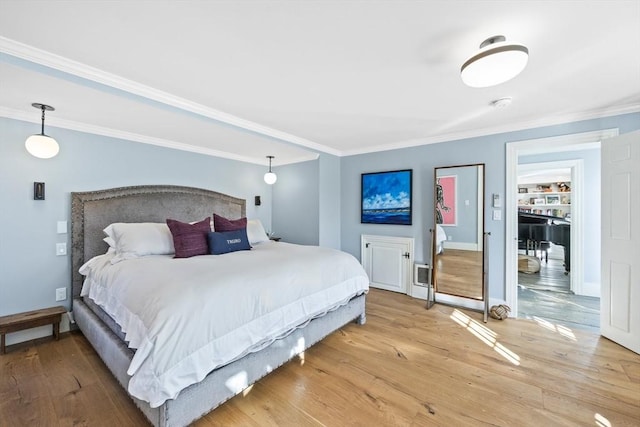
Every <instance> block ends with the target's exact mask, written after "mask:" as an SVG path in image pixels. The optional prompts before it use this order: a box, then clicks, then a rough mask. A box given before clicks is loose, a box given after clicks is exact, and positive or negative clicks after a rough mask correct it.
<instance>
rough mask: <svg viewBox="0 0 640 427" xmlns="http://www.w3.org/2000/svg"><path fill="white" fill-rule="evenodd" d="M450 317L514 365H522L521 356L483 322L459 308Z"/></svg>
mask: <svg viewBox="0 0 640 427" xmlns="http://www.w3.org/2000/svg"><path fill="white" fill-rule="evenodd" d="M449 317H450V318H451V320H453V321H454V322H456V323H457V324H458V325H460V326H462V327H463V328H465V329H466V330H467V331H468V332H470V333H471V334H472V335H474V336H475V337H476V338H478V339H479V340H480V341H482V342H483V343H485V344H486V345H488V346H489V347H491V348H493V350H494V351H495V352H496V353H498V354H499V355H500V356H502V357H504V358H505V359H507V360H508V361H509V362H511V363H513V364H514V365H516V366H520V356H518V355H517V354H516V353H514V352H513V351H511V350H509V349H508V348H507V347H505V346H504V345H502V344H500V343H499V342H498V334H496V333H495V332H493V331H492V330H491V329H489V328H487V327H486V326H484V325H483V324H482V323H480V322H478V321H476V320H473V319H472V318H470V317H469V316H467V315H466V314H464V313H463V312H461V311H460V310H457V309H455V310H453V313H451V316H449Z"/></svg>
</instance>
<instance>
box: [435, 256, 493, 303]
mask: <svg viewBox="0 0 640 427" xmlns="http://www.w3.org/2000/svg"><path fill="white" fill-rule="evenodd" d="M482 254H483V253H482V252H479V251H463V250H459V249H445V250H444V252H443V253H441V254H438V255H437V256H436V289H437V291H438V292H443V293H446V294H450V295H459V296H463V297H468V298H476V299H482V256H483V255H482Z"/></svg>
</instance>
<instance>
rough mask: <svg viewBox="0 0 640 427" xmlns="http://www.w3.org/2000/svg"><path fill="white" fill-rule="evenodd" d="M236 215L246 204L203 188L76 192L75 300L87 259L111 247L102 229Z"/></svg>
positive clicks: (73, 196)
mask: <svg viewBox="0 0 640 427" xmlns="http://www.w3.org/2000/svg"><path fill="white" fill-rule="evenodd" d="M214 212H215V213H217V214H218V215H221V216H224V217H226V218H231V219H237V218H241V217H244V216H245V215H246V202H245V200H243V199H238V198H235V197H232V196H228V195H226V194H222V193H217V192H215V191H211V190H204V189H201V188H191V187H180V186H175V185H143V186H136V187H121V188H113V189H108V190H100V191H87V192H82V193H71V253H72V258H71V279H72V295H73V298H74V299H75V298H78V297H79V296H80V291H81V289H82V282H83V276H82V275H81V274H80V273H78V270H79V269H80V267H81V266H82V264H84V263H85V261H87V260H89V259H91V258H93V257H94V256H96V255H100V254H103V253H105V252H106V251H107V244H106V243H105V242H103V240H102V239H103V238H104V237H105V235H104V233H103V231H102V230H103V229H104V228H105V227H106V226H108V225H109V224H111V223H114V222H162V223H164V222H165V221H166V219H167V218H172V219H176V220H179V221H185V222H190V221H199V220H202V219H203V218H206V217H207V216H211V215H212V214H213V213H214Z"/></svg>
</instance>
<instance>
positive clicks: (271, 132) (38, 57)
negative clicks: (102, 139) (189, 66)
mask: <svg viewBox="0 0 640 427" xmlns="http://www.w3.org/2000/svg"><path fill="white" fill-rule="evenodd" d="M0 52H3V53H5V54H7V55H11V56H14V57H16V58H20V59H23V60H26V61H29V62H32V63H36V64H39V65H43V66H45V67H49V68H52V69H55V70H58V71H61V72H63V73H67V74H71V75H73V76H76V77H80V78H83V79H86V80H89V81H92V82H95V83H99V84H102V85H105V86H109V87H112V88H114V89H118V90H122V91H124V92H127V93H130V94H133V95H137V96H140V97H143V98H146V99H149V100H152V101H156V102H159V103H162V104H165V105H169V106H171V107H175V108H178V109H180V110H183V111H188V112H190V113H194V114H197V115H200V116H203V117H207V118H209V119H213V120H216V121H219V122H222V123H226V124H228V125H231V126H234V127H237V128H240V129H244V130H246V131H249V132H253V133H257V134H260V135H264V136H268V137H271V138H275V139H277V140H280V141H284V142H289V143H292V144H295V145H299V146H302V147H305V148H308V149H312V150H316V151H320V152H323V153H328V154H333V155H335V156H339V155H340V151H339V150H335V149H333V148H331V147H327V146H325V145H322V144H318V143H315V142H313V141H309V140H308V139H304V138H300V137H298V136H295V135H292V134H289V133H286V132H282V131H279V130H277V129H273V128H270V127H267V126H263V125H260V124H258V123H255V122H252V121H249V120H245V119H242V118H240V117H237V116H234V115H232V114H228V113H225V112H223V111H220V110H216V109H213V108H210V107H207V106H206V105H202V104H198V103H196V102H192V101H189V100H188V99H185V98H181V97H179V96H175V95H172V94H170V93H168V92H164V91H161V90H158V89H155V88H152V87H150V86H146V85H143V84H141V83H138V82H135V81H133V80H129V79H125V78H123V77H120V76H118V75H115V74H112V73H108V72H106V71H103V70H100V69H98V68H94V67H91V66H89V65H87V64H83V63H81V62H77V61H74V60H71V59H69V58H65V57H63V56H60V55H56V54H54V53H51V52H47V51H45V50H42V49H38V48H36V47H33V46H30V45H27V44H24V43H20V42H18V41H15V40H12V39H9V38H6V37H2V36H0Z"/></svg>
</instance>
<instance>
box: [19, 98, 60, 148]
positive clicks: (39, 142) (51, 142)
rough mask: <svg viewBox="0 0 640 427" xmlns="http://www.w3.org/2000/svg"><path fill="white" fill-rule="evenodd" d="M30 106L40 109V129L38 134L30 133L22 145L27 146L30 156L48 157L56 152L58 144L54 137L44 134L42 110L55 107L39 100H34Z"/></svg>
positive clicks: (53, 109)
mask: <svg viewBox="0 0 640 427" xmlns="http://www.w3.org/2000/svg"><path fill="white" fill-rule="evenodd" d="M31 106H32V107H34V108H37V109H38V110H41V111H42V130H41V131H40V133H39V134H36V135H31V136H30V137H29V138H27V140H26V141H25V143H24V146H25V147H27V151H28V152H29V154H31V155H32V156H34V157H39V158H41V159H50V158H52V157H54V156H55V155H56V154H58V151H60V146H59V145H58V142H57V141H56V140H55V139H53V138H51V137H50V136H47V135H45V134H44V112H45V111H55V108H53V107H52V106H51V105H47V104H41V103H39V102H34V103H33V104H31Z"/></svg>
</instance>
